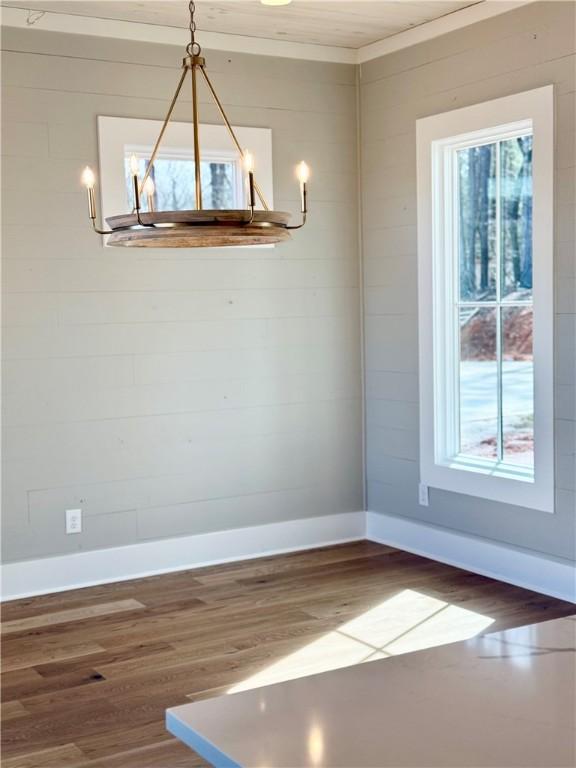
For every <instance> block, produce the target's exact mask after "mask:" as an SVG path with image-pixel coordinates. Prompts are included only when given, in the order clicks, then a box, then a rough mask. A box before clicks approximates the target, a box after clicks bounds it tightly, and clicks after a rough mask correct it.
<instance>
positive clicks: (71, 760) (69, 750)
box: [2, 744, 84, 768]
mask: <svg viewBox="0 0 576 768" xmlns="http://www.w3.org/2000/svg"><path fill="white" fill-rule="evenodd" d="M83 758H84V754H83V753H82V752H81V751H80V750H79V749H78V747H77V746H75V745H74V744H63V745H62V746H61V747H53V748H51V749H42V750H40V751H38V752H31V753H29V754H26V755H20V756H19V757H9V758H8V759H7V760H3V761H2V768H66V767H67V766H68V767H69V768H72V766H74V767H75V768H76V766H78V764H79V761H80V760H83Z"/></svg>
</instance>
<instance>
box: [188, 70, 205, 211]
mask: <svg viewBox="0 0 576 768" xmlns="http://www.w3.org/2000/svg"><path fill="white" fill-rule="evenodd" d="M198 66H199V65H197V64H196V63H195V62H192V66H191V68H190V76H191V78H192V121H193V124H194V181H195V187H196V210H197V211H201V210H202V178H201V171H202V167H201V158H200V130H199V125H198V93H197V87H196V86H197V84H196V70H197V69H198Z"/></svg>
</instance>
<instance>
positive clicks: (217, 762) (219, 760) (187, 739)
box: [166, 709, 243, 768]
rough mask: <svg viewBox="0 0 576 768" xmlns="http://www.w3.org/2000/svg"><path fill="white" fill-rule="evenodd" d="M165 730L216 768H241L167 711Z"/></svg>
mask: <svg viewBox="0 0 576 768" xmlns="http://www.w3.org/2000/svg"><path fill="white" fill-rule="evenodd" d="M166 730H168V731H169V732H170V733H171V734H172V735H173V736H176V738H177V739H179V741H181V742H183V743H184V744H186V746H187V747H190V749H193V750H194V752H197V753H198V754H199V755H200V757H203V758H204V759H205V760H207V761H208V762H209V763H210V765H212V766H215V767H216V768H243V767H242V766H241V765H240V763H237V762H236V761H235V760H232V758H231V757H229V756H228V755H227V754H226V753H225V752H222V750H220V749H218V747H216V746H214V744H212V742H211V741H208V739H205V738H204V737H203V736H201V735H200V734H199V733H196V732H195V731H192V730H191V728H190V726H189V725H185V724H184V723H183V722H182V721H181V720H180V718H179V717H177V716H176V715H175V714H174V712H173V711H171V710H169V709H168V710H166Z"/></svg>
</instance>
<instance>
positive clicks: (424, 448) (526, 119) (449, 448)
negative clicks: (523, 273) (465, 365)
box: [416, 85, 554, 512]
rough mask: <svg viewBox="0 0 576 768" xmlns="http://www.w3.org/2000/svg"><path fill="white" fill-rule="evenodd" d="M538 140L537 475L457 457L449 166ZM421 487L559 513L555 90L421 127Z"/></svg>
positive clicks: (488, 104) (518, 96) (426, 120)
mask: <svg viewBox="0 0 576 768" xmlns="http://www.w3.org/2000/svg"><path fill="white" fill-rule="evenodd" d="M523 132H524V133H527V132H531V133H532V135H533V165H532V167H533V201H534V203H533V231H532V238H533V240H532V248H533V266H532V269H533V273H532V274H533V313H534V314H533V323H534V325H533V356H534V471H533V472H532V471H531V470H527V469H526V468H522V467H519V466H516V465H511V464H506V463H505V462H498V461H492V460H488V459H475V458H472V457H466V458H464V457H462V456H461V455H460V456H457V455H455V448H454V440H453V436H454V435H455V434H456V430H457V425H456V424H454V415H453V414H454V413H455V410H456V409H455V408H454V407H453V404H454V402H455V401H454V397H455V394H454V389H455V386H456V384H455V376H454V375H453V374H454V371H455V365H456V360H455V357H456V352H455V350H456V346H455V343H454V338H453V337H452V338H451V335H452V336H453V334H454V328H455V323H454V313H453V309H454V296H455V292H454V291H455V288H454V280H455V279H456V275H455V273H457V270H456V268H455V264H456V258H455V254H454V253H453V251H452V243H453V242H454V236H453V227H454V217H455V211H454V195H453V193H452V190H451V189H450V188H449V187H450V179H451V178H452V176H451V173H450V169H449V168H447V165H448V164H450V163H452V162H453V160H452V158H453V156H454V151H455V150H456V149H459V148H462V147H464V146H467V145H477V144H478V143H482V142H489V141H495V140H497V139H500V138H506V133H508V134H509V135H510V136H517V135H521V134H522V133H523ZM416 139H417V177H418V179H417V180H418V305H419V385H420V480H421V482H422V483H423V484H425V485H429V486H431V487H433V488H441V489H443V490H447V491H454V492H457V493H464V494H468V495H473V496H477V497H480V498H485V499H490V500H493V501H499V502H504V503H507V504H514V505H517V506H522V507H527V508H530V509H536V510H541V511H544V512H554V352H553V348H554V343H553V341H554V335H553V333H554V308H553V307H554V283H553V279H554V278H553V250H554V235H553V232H554V205H553V200H554V178H553V177H554V90H553V86H552V85H550V86H545V87H543V88H537V89H535V90H532V91H526V92H524V93H519V94H515V95H513V96H507V97H504V98H501V99H495V100H494V101H489V102H486V103H483V104H477V105H474V106H471V107H464V108H462V109H457V110H454V111H451V112H446V113H443V114H440V115H434V116H432V117H426V118H423V119H421V120H417V123H416Z"/></svg>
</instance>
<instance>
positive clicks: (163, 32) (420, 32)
mask: <svg viewBox="0 0 576 768" xmlns="http://www.w3.org/2000/svg"><path fill="white" fill-rule="evenodd" d="M532 2H535V0H482V2H477V3H476V4H475V5H471V6H469V7H468V8H463V9H462V10H459V11H454V12H453V13H449V14H447V15H446V16H441V17H440V18H439V19H434V20H432V21H429V22H427V23H426V24H421V25H419V26H418V27H414V29H408V30H406V31H405V32H399V33H398V34H396V35H392V36H390V37H387V38H385V39H384V40H379V41H377V42H375V43H370V45H365V46H363V47H362V48H358V49H354V48H343V47H340V46H330V45H315V44H309V43H293V42H290V41H288V40H272V39H268V38H262V37H247V36H245V35H230V34H224V33H221V32H205V31H202V30H199V33H201V38H202V46H203V47H204V48H205V49H206V50H213V51H230V52H233V53H252V54H257V55H260V56H280V57H284V58H289V59H306V60H308V61H328V62H333V63H338V64H363V63H364V62H367V61H371V60H372V59H377V58H380V57H381V56H386V55H387V54H389V53H394V52H395V51H400V50H402V49H403V48H409V47H410V46H411V45H416V44H418V43H422V42H424V41H426V40H432V39H433V38H435V37H439V36H440V35H445V34H446V33H448V32H453V31H454V30H457V29H461V28H462V27H467V26H470V25H471V24H476V23H477V22H479V21H485V20H486V19H490V18H492V17H493V16H498V15H499V14H501V13H506V12H508V11H511V10H514V9H515V8H519V7H521V6H522V5H526V4H528V3H532ZM31 6H33V2H32V3H31ZM30 13H31V11H30V10H28V9H24V8H10V7H3V8H2V9H1V18H2V25H3V26H5V27H16V28H20V29H32V28H33V29H41V30H45V31H47V32H64V33H67V34H76V35H89V36H92V37H108V38H116V39H120V40H135V41H139V42H145V43H159V44H162V45H177V46H180V47H184V46H185V45H186V42H187V34H188V31H187V30H185V29H178V28H176V27H167V26H161V25H156V24H143V23H141V22H135V21H121V20H116V19H100V18H96V17H93V16H78V15H74V14H68V13H54V12H52V11H46V12H44V13H43V14H42V15H41V16H39V17H38V18H36V20H35V21H34V22H33V23H30V21H29V16H30ZM38 13H41V12H36V15H37V14H38Z"/></svg>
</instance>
